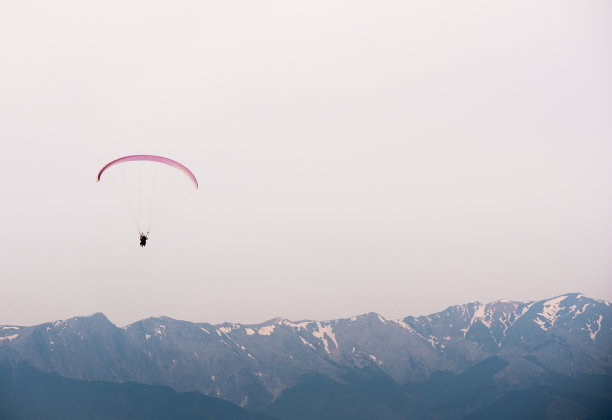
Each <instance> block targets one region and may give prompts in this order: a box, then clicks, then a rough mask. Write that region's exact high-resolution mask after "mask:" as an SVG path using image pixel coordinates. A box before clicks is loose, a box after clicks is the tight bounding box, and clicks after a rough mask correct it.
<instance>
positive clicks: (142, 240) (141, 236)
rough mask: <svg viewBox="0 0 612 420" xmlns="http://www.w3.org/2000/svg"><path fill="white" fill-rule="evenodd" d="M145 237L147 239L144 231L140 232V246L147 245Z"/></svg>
mask: <svg viewBox="0 0 612 420" xmlns="http://www.w3.org/2000/svg"><path fill="white" fill-rule="evenodd" d="M147 239H149V238H148V237H147V235H145V234H144V233H141V234H140V246H141V247H142V246H145V245H147Z"/></svg>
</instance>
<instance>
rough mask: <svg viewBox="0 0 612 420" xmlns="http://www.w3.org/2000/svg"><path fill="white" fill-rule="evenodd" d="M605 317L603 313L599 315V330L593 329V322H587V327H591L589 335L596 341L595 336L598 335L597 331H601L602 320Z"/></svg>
mask: <svg viewBox="0 0 612 420" xmlns="http://www.w3.org/2000/svg"><path fill="white" fill-rule="evenodd" d="M602 319H603V315H599V319H598V320H597V321H596V323H597V330H595V331H593V329H592V326H591V324H587V328H588V329H589V335H590V336H591V340H593V341H595V337H597V333H599V331H601V320H602Z"/></svg>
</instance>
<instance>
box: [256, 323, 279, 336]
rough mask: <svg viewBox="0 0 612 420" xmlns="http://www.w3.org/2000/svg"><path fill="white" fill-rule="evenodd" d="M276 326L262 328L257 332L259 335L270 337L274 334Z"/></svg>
mask: <svg viewBox="0 0 612 420" xmlns="http://www.w3.org/2000/svg"><path fill="white" fill-rule="evenodd" d="M275 326H276V325H268V326H267V327H261V328H260V329H259V330H257V332H258V333H259V335H270V334H272V333H273V332H274V327H275Z"/></svg>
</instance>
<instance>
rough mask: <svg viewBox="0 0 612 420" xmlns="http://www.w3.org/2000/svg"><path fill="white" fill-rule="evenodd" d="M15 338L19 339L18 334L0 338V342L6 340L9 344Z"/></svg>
mask: <svg viewBox="0 0 612 420" xmlns="http://www.w3.org/2000/svg"><path fill="white" fill-rule="evenodd" d="M17 337H19V334H13V335H7V336H6V337H0V341H4V340H8V341H9V342H11V341H13V340H14V339H16V338H17Z"/></svg>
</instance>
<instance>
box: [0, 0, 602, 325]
mask: <svg viewBox="0 0 612 420" xmlns="http://www.w3.org/2000/svg"><path fill="white" fill-rule="evenodd" d="M610 12H612V10H611V6H610V3H609V2H605V1H590V2H576V1H560V2H559V1H556V2H552V1H536V2H522V1H519V2H510V3H500V2H485V1H463V2H441V1H440V2H438V1H433V2H413V1H409V2H404V1H401V2H400V1H398V2H393V1H390V2H384V3H382V4H381V3H376V4H374V3H373V2H354V1H332V2H246V1H236V2H222V3H218V2H189V1H184V2H162V1H155V2H137V1H129V2H119V1H108V2H104V3H99V4H94V3H91V2H79V1H57V2H52V3H50V2H30V1H20V2H8V1H0V56H1V57H2V58H1V62H2V65H0V139H1V140H2V145H3V149H4V153H2V155H1V156H2V157H1V158H0V159H1V160H2V162H1V165H0V187H1V190H2V192H3V194H2V203H3V204H2V207H1V210H0V215H1V218H2V225H3V228H2V237H1V239H0V244H1V251H2V261H3V262H2V264H1V265H0V278H1V279H2V280H1V285H2V305H0V323H5V324H7V323H14V324H31V323H37V322H43V321H47V320H50V319H56V318H64V317H69V316H73V315H81V314H85V313H91V312H98V311H102V312H104V313H106V314H107V315H108V317H109V318H110V319H111V320H113V321H114V322H117V323H118V324H120V325H122V324H125V323H128V322H131V321H134V320H136V319H140V318H144V317H147V316H154V315H168V316H172V317H176V318H183V319H189V320H192V321H210V322H220V321H241V322H259V321H262V320H264V319H267V318H271V317H274V316H283V317H287V318H291V319H295V320H297V319H302V318H314V319H329V318H337V317H342V316H348V315H353V314H356V313H363V312H369V311H376V312H379V313H381V314H383V315H385V316H386V317H390V318H392V317H400V316H406V315H418V314H424V313H430V312H434V311H438V310H441V309H443V308H444V307H445V306H446V305H449V304H455V303H460V302H467V301H473V300H481V301H490V300H495V299H498V298H509V299H518V300H531V299H533V300H536V299H540V298H545V297H550V296H554V295H556V294H561V293H565V292H573V291H581V292H583V293H585V294H587V295H589V296H593V297H596V298H605V299H608V300H612V288H611V287H610V280H611V275H612V259H611V258H610V255H612V217H611V215H612V194H611V190H612V169H611V165H610V160H611V159H610V157H611V156H612V119H610V115H611V111H612V78H611V77H610V75H611V74H612V54H611V52H612V29H611V28H612V25H611V23H612V22H611V20H610V19H611V18H610V16H612V15H611V13H610ZM138 153H150V154H158V155H164V156H168V157H171V158H173V159H176V160H178V161H181V162H182V163H184V164H185V165H187V166H188V167H190V168H191V169H192V170H193V171H194V173H195V174H196V176H197V177H198V179H199V181H200V189H199V191H198V192H197V193H196V194H193V196H191V197H189V199H188V200H187V201H185V202H184V205H183V207H181V208H178V209H175V211H174V212H173V213H172V214H171V215H170V216H169V217H167V218H166V219H164V220H163V222H160V223H159V227H158V228H157V230H156V231H155V232H153V233H152V237H151V241H150V244H149V246H147V248H145V249H141V248H140V247H139V246H138V242H137V237H136V233H135V232H134V230H133V227H132V226H131V225H130V221H129V217H126V215H125V214H124V213H123V209H122V208H120V207H119V206H117V203H116V202H115V201H114V200H113V199H112V197H111V195H110V194H109V192H108V191H107V190H105V189H104V187H103V186H102V185H101V184H102V183H100V184H96V183H95V175H96V174H97V171H98V170H99V169H100V167H102V165H104V164H105V163H107V162H108V161H110V160H112V159H114V158H116V157H119V156H123V155H128V154H138Z"/></svg>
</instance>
